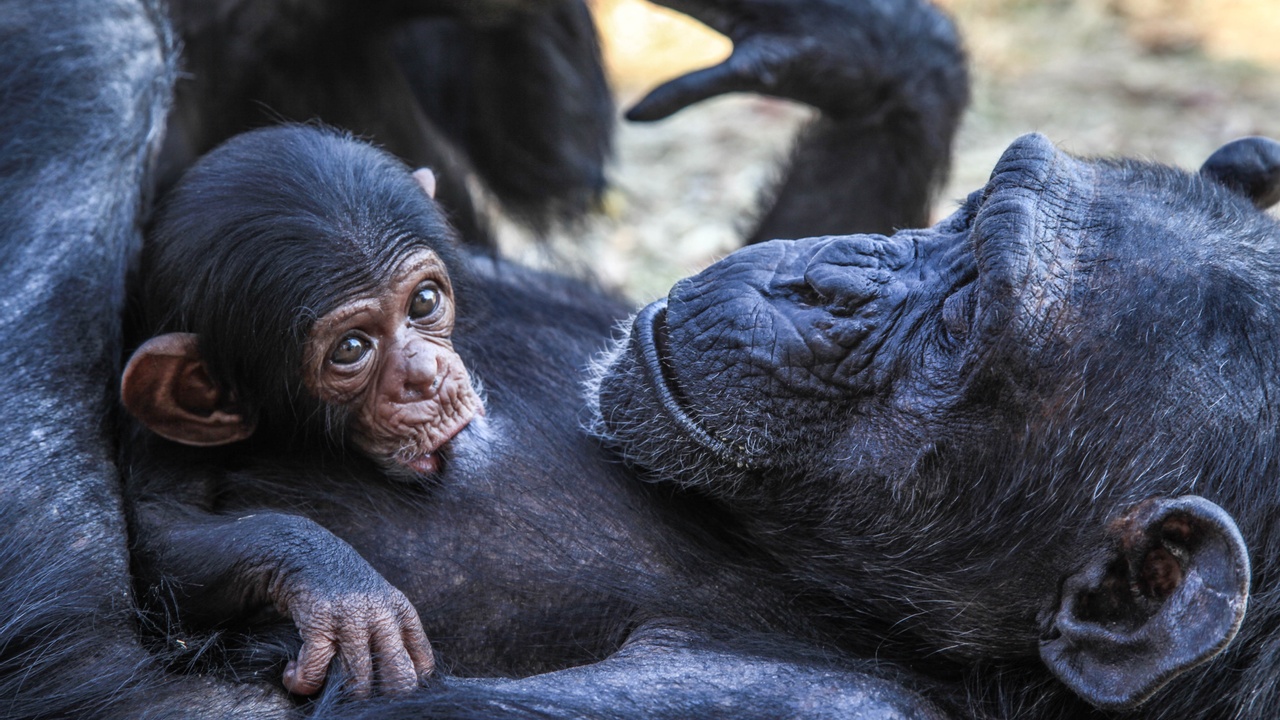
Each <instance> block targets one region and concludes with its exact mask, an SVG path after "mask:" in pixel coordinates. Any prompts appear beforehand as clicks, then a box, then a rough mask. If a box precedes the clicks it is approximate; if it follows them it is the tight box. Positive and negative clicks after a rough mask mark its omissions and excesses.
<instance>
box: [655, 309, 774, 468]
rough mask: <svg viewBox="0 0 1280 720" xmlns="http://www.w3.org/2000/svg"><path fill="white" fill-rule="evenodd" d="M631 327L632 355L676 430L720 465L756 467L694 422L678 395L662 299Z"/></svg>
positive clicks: (741, 452) (687, 404)
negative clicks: (705, 451)
mask: <svg viewBox="0 0 1280 720" xmlns="http://www.w3.org/2000/svg"><path fill="white" fill-rule="evenodd" d="M633 327H634V335H633V337H634V342H635V344H636V352H637V354H638V355H639V359H640V361H641V362H640V365H641V367H643V368H644V373H645V379H646V381H647V382H648V385H649V387H650V388H652V389H653V392H654V393H655V394H656V395H657V396H658V401H659V402H660V403H661V404H662V408H663V409H664V410H666V412H667V415H668V416H670V418H671V420H672V421H673V422H675V424H676V426H677V427H678V428H679V429H680V430H681V431H683V432H684V433H685V435H686V436H687V437H688V438H689V439H691V440H693V441H694V442H696V443H697V444H699V445H701V446H702V447H703V448H705V449H707V450H708V451H710V452H711V453H713V454H714V455H715V456H716V458H717V459H719V460H720V461H722V462H725V463H730V464H733V465H735V466H737V467H739V468H749V467H755V466H757V465H759V464H760V461H759V459H757V458H752V457H751V456H749V455H748V454H747V450H746V448H743V447H739V446H734V445H732V444H730V443H729V442H727V441H725V440H721V439H720V438H717V437H716V436H715V435H713V434H711V433H710V432H709V431H707V429H706V428H704V427H703V425H702V423H701V421H699V420H698V419H697V415H696V411H694V410H692V408H691V404H690V402H689V398H688V397H687V396H686V395H685V394H684V393H683V392H682V391H681V389H680V386H679V384H678V383H677V382H676V378H675V374H674V371H673V370H672V368H671V361H670V357H671V353H670V347H669V345H668V334H667V301H666V299H665V298H663V299H661V300H658V301H656V302H653V303H650V304H649V305H647V306H646V307H645V308H644V309H642V310H641V311H640V313H639V314H638V315H637V316H636V319H635V323H634V325H633Z"/></svg>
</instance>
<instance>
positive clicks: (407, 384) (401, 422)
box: [303, 249, 483, 475]
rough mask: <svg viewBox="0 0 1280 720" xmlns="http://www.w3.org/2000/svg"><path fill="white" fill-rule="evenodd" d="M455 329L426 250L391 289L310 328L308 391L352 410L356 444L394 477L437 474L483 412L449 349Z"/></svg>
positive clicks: (413, 257) (439, 268)
mask: <svg viewBox="0 0 1280 720" xmlns="http://www.w3.org/2000/svg"><path fill="white" fill-rule="evenodd" d="M453 325H454V301H453V287H452V285H451V284H450V282H449V274H448V272H447V270H446V269H445V266H444V262H443V261H441V259H440V258H439V257H438V256H437V255H436V254H435V253H434V252H432V251H430V250H427V249H422V250H418V251H415V252H413V253H411V254H410V255H408V256H407V257H406V258H404V259H403V260H402V261H401V262H400V264H399V265H398V266H397V267H396V268H395V269H394V270H393V271H392V272H391V274H390V276H389V279H388V280H387V282H386V284H385V286H383V287H379V288H377V289H376V290H375V291H371V292H369V293H367V294H364V295H361V296H358V297H355V298H352V299H350V300H348V301H347V302H345V303H343V304H342V305H341V306H339V307H338V308H336V309H334V310H333V311H331V312H329V313H328V314H326V315H324V316H323V317H321V318H320V319H319V320H317V321H316V323H315V325H314V326H313V327H312V329H311V334H310V338H309V341H308V343H307V351H306V360H305V363H306V367H305V369H304V371H303V377H304V379H305V382H306V384H307V388H308V389H309V390H310V391H311V392H312V393H313V394H315V395H316V397H318V398H319V399H320V400H322V401H324V402H326V403H330V404H334V405H340V406H344V407H347V408H349V409H350V410H351V412H352V422H351V432H352V441H353V442H354V444H355V445H356V446H357V447H358V448H359V449H360V450H362V451H363V452H364V453H366V454H367V455H368V456H370V457H371V458H373V459H374V460H376V461H379V462H380V463H382V464H383V465H385V466H387V468H388V469H389V470H390V471H391V472H393V473H396V474H402V473H403V472H405V471H407V472H408V473H410V474H414V475H425V474H430V473H433V472H435V471H436V470H437V469H438V466H439V459H438V457H437V455H436V451H437V450H438V449H439V448H440V446H441V445H443V444H444V443H446V442H448V441H449V439H450V438H452V437H453V436H454V435H456V434H457V433H458V431H460V430H462V428H463V427H465V426H466V425H467V423H469V422H470V421H471V419H472V418H473V417H475V416H476V415H477V414H481V413H483V406H482V405H481V403H480V398H479V397H478V396H477V395H476V392H475V390H473V389H472V386H471V379H470V377H469V376H468V374H467V369H466V366H464V365H463V363H462V359H461V358H459V357H458V354H457V352H455V351H454V349H453V345H452V343H451V342H450V336H451V334H452V333H453ZM397 471H399V472H397Z"/></svg>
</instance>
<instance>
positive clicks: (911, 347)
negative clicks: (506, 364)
mask: <svg viewBox="0 0 1280 720" xmlns="http://www.w3.org/2000/svg"><path fill="white" fill-rule="evenodd" d="M1267 147H1268V148H1270V147H1271V146H1267ZM1215 157H1220V156H1215ZM1211 165H1212V163H1210V166H1211ZM1215 172H1216V171H1214V170H1213V168H1212V167H1207V168H1206V170H1205V171H1204V172H1202V173H1201V174H1199V175H1196V174H1187V173H1183V172H1180V171H1175V170H1172V169H1170V168H1166V167H1160V166H1154V165H1146V164H1142V163H1137V162H1107V161H1086V160H1079V159H1076V158H1072V157H1069V156H1067V155H1065V154H1063V153H1061V152H1059V151H1057V150H1056V149H1055V148H1053V146H1052V145H1051V144H1050V143H1049V142H1048V141H1047V140H1045V139H1044V138H1041V137H1038V136H1027V137H1024V138H1021V139H1020V140H1018V141H1017V142H1015V143H1014V144H1013V145H1012V146H1010V148H1009V149H1008V150H1007V151H1006V153H1005V155H1004V157H1003V158H1002V159H1001V161H1000V162H999V164H998V165H997V166H996V168H995V170H994V171H993V173H992V176H991V180H990V182H989V183H988V184H987V186H986V187H985V188H984V189H983V190H981V191H979V192H976V193H974V194H972V195H971V196H970V197H969V198H968V200H967V201H966V202H965V203H964V204H963V206H962V207H961V208H960V209H959V210H958V211H957V212H956V213H955V214H954V215H953V216H951V217H950V218H948V219H947V220H944V221H943V222H941V223H940V224H939V225H938V226H937V227H935V228H932V229H928V230H920V231H908V232H901V233H898V234H896V235H894V236H892V237H882V236H868V235H863V236H848V237H826V238H812V239H806V240H797V241H777V242H772V243H766V244H763V245H759V246H755V247H751V248H747V249H744V250H740V251H738V252H737V253H734V254H733V255H731V256H729V257H728V258H726V259H724V260H722V261H721V262H719V263H717V264H715V265H713V266H711V267H710V268H708V269H707V270H705V271H704V272H702V273H701V274H699V275H697V276H695V277H693V278H690V279H687V280H684V281H682V282H680V283H678V284H677V285H676V286H675V287H674V288H673V289H672V290H671V292H670V294H669V295H668V297H667V298H665V299H663V300H659V301H658V302H656V303H654V304H653V305H651V306H649V307H647V308H645V309H644V310H642V311H641V312H640V313H639V314H638V315H637V316H636V318H635V320H634V322H633V324H632V328H631V332H630V334H629V336H628V337H626V338H624V339H623V340H622V341H620V342H619V343H618V345H617V346H616V347H615V349H614V351H613V352H612V353H611V354H610V356H609V357H608V358H606V360H605V362H604V363H603V367H602V369H601V371H600V375H599V377H598V378H597V379H596V380H595V383H594V385H593V389H594V391H595V399H596V402H597V403H598V405H597V408H596V409H597V416H596V429H597V432H598V433H599V434H601V435H602V436H604V437H605V438H606V439H607V440H608V441H609V442H610V443H611V444H613V445H615V446H617V447H619V448H621V449H622V450H623V452H624V453H625V454H626V455H627V457H628V459H629V460H630V461H631V462H632V463H633V464H635V465H636V466H639V467H641V468H643V469H644V470H645V471H646V472H648V473H649V474H650V476H651V477H652V478H654V479H661V480H669V481H673V482H675V483H677V484H680V485H683V486H688V487H696V488H699V489H700V490H701V491H703V492H706V493H709V494H711V495H712V496H714V497H716V498H717V499H718V501H719V502H721V503H723V504H724V505H725V506H726V507H728V508H730V509H731V511H732V512H733V513H734V514H735V516H737V517H739V518H742V519H743V522H745V523H746V525H747V528H748V533H749V534H750V536H752V537H754V538H756V539H758V540H759V541H760V542H761V544H762V546H764V547H765V548H766V549H767V550H768V551H769V552H771V553H772V554H773V555H775V557H777V558H778V559H780V560H781V561H782V562H783V564H784V565H786V566H788V567H790V568H792V570H791V572H792V574H793V575H794V579H796V580H797V581H799V582H801V583H804V584H807V585H808V586H810V587H811V588H812V589H813V590H814V591H815V592H822V593H827V594H828V595H829V597H830V600H831V602H832V603H833V604H834V605H836V606H838V607H841V608H843V612H845V613H853V614H854V615H855V616H859V617H862V616H866V615H868V614H870V615H873V616H876V617H880V618H882V619H883V620H884V621H885V623H886V625H885V627H884V633H885V637H884V638H878V639H877V643H876V645H875V652H876V656H877V657H880V658H886V659H887V658H893V657H900V658H904V659H908V658H913V660H912V665H913V667H917V668H919V667H924V666H931V667H933V668H934V671H935V672H942V673H946V674H955V673H960V674H967V675H968V676H970V678H971V680H970V681H968V682H969V683H970V684H971V686H972V683H978V684H979V685H980V686H985V687H986V691H985V696H986V697H987V698H988V699H989V700H990V701H991V704H990V705H989V706H987V707H986V710H985V712H983V711H979V710H975V711H974V712H976V713H977V714H979V715H983V714H986V713H990V714H992V715H997V716H1001V715H1004V714H1006V713H1009V712H1011V711H1009V710H1008V708H1011V707H1017V708H1020V709H1019V710H1018V711H1017V712H1014V713H1013V714H1014V715H1016V716H1018V717H1073V716H1075V715H1074V714H1078V713H1080V712H1084V710H1085V707H1087V706H1084V705H1082V704H1081V703H1080V702H1079V700H1078V699H1076V698H1073V697H1072V696H1071V695H1070V694H1069V693H1067V692H1065V691H1064V688H1063V687H1062V686H1060V685H1057V684H1055V683H1052V682H1050V683H1048V684H1045V683H1044V679H1045V677H1046V676H1047V675H1048V674H1050V673H1051V674H1052V675H1054V676H1056V677H1057V678H1058V679H1059V680H1061V681H1062V683H1063V684H1065V685H1066V686H1067V687H1069V688H1071V690H1074V691H1075V694H1076V695H1079V696H1080V698H1083V699H1085V700H1087V701H1088V702H1089V703H1090V704H1092V705H1095V706H1097V707H1103V708H1111V709H1122V708H1130V707H1134V706H1137V707H1139V708H1140V710H1139V715H1140V716H1142V717H1148V716H1149V717H1164V716H1165V715H1163V714H1162V713H1166V712H1171V713H1174V714H1175V715H1178V716H1180V717H1218V716H1233V717H1234V716H1236V715H1235V713H1244V714H1242V715H1239V716H1240V717H1245V716H1248V711H1247V708H1248V707H1263V706H1265V707H1275V706H1276V703H1277V702H1280V687H1278V686H1277V680H1276V678H1275V676H1274V670H1273V666H1272V665H1271V664H1270V663H1271V662H1272V661H1271V660H1269V659H1268V657H1269V656H1268V655H1267V654H1266V651H1265V648H1267V647H1271V646H1273V645H1274V644H1275V643H1276V642H1280V640H1278V639H1277V638H1275V637H1273V636H1271V635H1269V634H1268V631H1267V630H1266V628H1267V627H1269V626H1271V625H1273V623H1274V622H1275V619H1276V617H1277V615H1278V614H1280V608H1277V607H1276V603H1275V602H1273V601H1271V600H1270V598H1269V596H1268V595H1267V593H1268V592H1269V591H1273V588H1274V582H1273V580H1272V573H1273V570H1272V568H1274V566H1275V564H1276V562H1277V561H1280V558H1277V552H1276V550H1275V548H1274V546H1273V544H1268V543H1269V541H1268V540H1267V538H1268V537H1270V536H1272V535H1273V534H1274V533H1275V531H1276V527H1275V522H1276V521H1275V518H1276V517H1278V516H1280V514H1278V513H1277V510H1280V507H1278V506H1280V495H1278V493H1277V491H1276V489H1275V484H1274V483H1273V482H1271V480H1270V479H1269V478H1274V477H1275V473H1276V467H1275V460H1274V458H1275V457H1276V454H1277V451H1280V448H1278V447H1277V429H1278V428H1277V425H1276V418H1277V416H1278V415H1277V411H1278V410H1280V408H1277V397H1280V395H1278V394H1277V391H1278V390H1280V387H1277V386H1280V369H1278V368H1277V365H1276V362H1275V359H1274V358H1275V357H1276V352H1275V349H1276V348H1277V347H1280V343H1278V342H1277V341H1280V283H1277V280H1278V279H1280V264H1278V263H1277V260H1278V259H1280V227H1277V224H1276V222H1275V221H1274V220H1273V219H1272V218H1270V217H1268V216H1266V215H1265V214H1263V213H1260V212H1258V211H1256V210H1255V209H1254V208H1253V207H1252V206H1251V203H1250V199H1249V198H1247V197H1244V196H1243V195H1240V194H1236V193H1233V192H1231V191H1230V190H1229V189H1228V187H1229V186H1230V185H1231V184H1230V183H1225V182H1221V178H1218V179H1217V181H1215ZM1272 184H1273V185H1274V180H1273V181H1272ZM1246 185H1248V183H1247V182H1243V183H1236V185H1235V186H1236V189H1237V191H1239V189H1240V188H1241V187H1245V186H1246ZM1273 190H1274V187H1270V188H1263V189H1261V190H1259V191H1258V194H1257V197H1255V199H1257V198H1263V199H1262V200H1258V202H1259V204H1264V201H1265V195H1266V193H1267V192H1271V191H1273ZM1152 512H1155V513H1156V515H1152V514H1151V513H1152ZM1157 515H1158V517H1157ZM993 518H998V522H992V519H993ZM1237 527H1238V531H1237ZM1188 528H1191V530H1188ZM1188 532H1191V533H1192V534H1194V533H1196V532H1203V533H1204V534H1203V536H1202V538H1203V539H1193V540H1190V541H1187V540H1186V539H1187V538H1188V537H1190V536H1189V535H1188V534H1187V533H1188ZM1152 538H1157V540H1155V541H1153V540H1152ZM1246 547H1247V551H1246ZM1250 556H1252V562H1253V568H1254V572H1253V578H1252V581H1253V589H1252V594H1251V593H1250V585H1249V581H1250V577H1249V576H1250V569H1249V568H1250V564H1249V563H1250ZM1184 573H1186V576H1185V577H1184V575H1183V574H1184ZM1193 576H1194V578H1193ZM1202 580H1203V582H1205V583H1208V584H1209V585H1212V584H1213V583H1217V582H1219V581H1221V582H1222V584H1220V585H1214V586H1213V589H1212V590H1211V591H1209V592H1207V593H1205V594H1204V595H1202V596H1201V595H1197V596H1196V598H1195V599H1188V598H1191V597H1192V595H1193V594H1195V593H1197V592H1198V590H1197V587H1198V586H1197V585H1196V583H1199V582H1201V581H1202ZM1246 598H1248V599H1249V604H1250V607H1249V612H1248V614H1247V615H1245V613H1244V607H1245V604H1246ZM1184 600H1185V601H1186V602H1187V603H1189V604H1184ZM1219 600H1221V601H1222V604H1220V605H1213V604H1212V603H1215V602H1218V601H1219ZM1211 607H1212V608H1214V609H1212V610H1211V609H1210V608H1211ZM1190 608H1198V609H1196V610H1191V609H1190ZM1186 613H1191V614H1186ZM1215 613H1217V614H1216V615H1215ZM1211 616H1212V618H1211ZM1241 617H1243V618H1244V620H1243V625H1240V622H1241ZM1178 618H1181V619H1178ZM1191 618H1198V619H1203V620H1204V626H1203V627H1201V626H1199V625H1196V623H1197V622H1198V620H1192V619H1191ZM1179 623H1183V625H1182V626H1179ZM1193 626H1194V627H1193ZM1178 627H1182V628H1183V629H1182V630H1180V629H1177V628H1178ZM1170 628H1174V629H1173V630H1170ZM1236 628H1239V633H1240V637H1238V638H1236V639H1235V640H1234V642H1232V637H1234V636H1235V633H1236ZM1156 635H1159V636H1160V638H1161V639H1159V640H1152V639H1151V638H1153V637H1155V636H1156ZM1135 638H1139V639H1142V640H1141V642H1143V643H1146V644H1145V645H1143V647H1144V648H1146V649H1145V650H1142V651H1138V650H1135V648H1137V647H1138V646H1139V644H1140V643H1139V642H1138V640H1135ZM1100 648H1103V649H1100ZM1224 648H1225V650H1224ZM1147 652H1151V653H1152V656H1151V657H1148V656H1147V655H1145V654H1144V653H1147ZM1259 652H1262V655H1261V656H1259V655H1258V653H1259ZM1156 655H1158V656H1159V657H1156ZM1067 657H1069V658H1070V660H1067V661H1064V658H1067ZM921 659H923V662H921ZM1095 661H1096V663H1097V664H1098V667H1099V668H1103V669H1102V670H1099V671H1098V673H1097V674H1095V675H1090V672H1092V670H1091V667H1092V664H1093V663H1095ZM1202 663H1203V664H1202ZM1082 668H1083V669H1082ZM1268 668H1272V669H1268ZM1175 677H1176V678H1178V679H1177V680H1173V678H1175ZM1206 688H1214V689H1213V690H1212V691H1209V690H1206ZM997 698H999V699H998V700H997ZM1262 698H1265V700H1264V699H1262ZM1258 703H1261V704H1258ZM975 707H976V706H975ZM998 708H1005V709H1004V710H998ZM1170 716H1172V715H1170Z"/></svg>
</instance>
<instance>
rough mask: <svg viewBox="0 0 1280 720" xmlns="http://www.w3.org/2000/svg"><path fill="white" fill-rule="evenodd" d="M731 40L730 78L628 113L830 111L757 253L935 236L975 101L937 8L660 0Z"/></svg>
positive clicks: (670, 87) (757, 237)
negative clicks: (750, 108)
mask: <svg viewBox="0 0 1280 720" xmlns="http://www.w3.org/2000/svg"><path fill="white" fill-rule="evenodd" d="M659 1H660V2H661V3H662V4H663V5H668V6H670V7H672V8H674V9H676V10H679V11H681V12H684V13H687V14H689V15H691V16H692V17H694V18H697V19H699V20H701V21H703V22H705V23H706V24H707V25H708V26H710V27H711V28H712V29H714V30H717V31H719V32H721V33H723V34H725V35H726V36H728V37H729V38H730V39H731V40H732V41H733V43H734V51H733V54H732V55H730V56H729V58H728V59H727V60H725V61H724V62H723V63H721V64H720V65H716V66H715V67H712V68H707V69H705V70H700V71H697V72H694V73H691V74H689V75H686V76H684V77H681V78H677V79H676V80H673V81H671V82H669V83H667V84H665V85H663V86H660V87H659V88H657V89H656V90H654V91H653V92H652V93H650V94H649V95H648V96H647V97H646V98H644V99H643V100H641V101H640V102H639V103H638V104H637V105H636V106H635V107H633V108H632V109H631V110H630V111H629V112H628V113H627V117H628V118H630V119H633V120H656V119H660V118H663V117H666V116H668V115H670V114H671V113H674V112H676V111H678V110H680V109H681V108H684V107H687V106H688V105H691V104H693V103H696V102H698V101H700V100H703V99H706V98H708V97H712V96H715V95H719V94H722V93H726V92H735V91H748V92H758V93H762V94H766V95H774V96H777V97H782V98H788V99H791V100H797V101H799V102H803V103H806V104H808V105H811V106H813V107H814V108H817V109H818V110H819V111H821V113H822V114H821V117H819V118H818V119H817V120H816V121H814V122H813V124H811V125H810V126H809V127H808V128H807V129H805V130H804V131H803V132H802V134H801V136H800V139H799V141H798V142H797V144H796V147H795V149H794V151H793V155H792V158H791V163H790V167H789V168H788V169H787V173H786V175H785V176H784V178H783V180H782V182H781V183H779V185H778V187H777V189H776V191H775V193H776V195H775V197H774V199H773V203H772V206H771V207H768V208H763V211H764V214H763V216H762V217H761V219H760V222H759V224H758V225H757V227H756V228H755V230H754V231H753V232H752V233H751V234H750V235H749V237H748V239H749V240H750V241H751V242H759V241H761V240H769V239H772V238H778V237H788V238H796V237H814V236H820V235H836V234H843V233H851V232H870V233H886V234H887V233H891V232H893V231H894V230H898V229H902V228H915V227H923V226H925V225H928V224H929V219H930V218H929V214H930V208H931V205H932V201H933V199H934V195H935V193H936V192H937V191H938V190H939V189H941V187H942V185H943V184H944V183H945V182H946V178H947V172H948V169H949V167H950V158H951V142H952V140H953V138H954V137H955V133H956V129H957V128H958V126H959V123H960V116H961V113H963V111H964V109H965V107H966V105H967V104H968V101H969V78H968V71H967V70H966V65H965V57H964V52H963V51H962V50H961V43H960V38H959V36H958V34H957V32H956V28H955V25H954V24H953V23H952V21H951V19H950V18H948V17H947V16H946V15H945V14H944V13H943V12H941V11H940V10H939V9H938V8H937V7H935V6H934V5H933V4H931V3H930V2H928V0H897V1H895V2H866V1H865V0H811V1H809V2H799V3H777V2H768V1H767V0H745V1H742V2H740V1H736V0H659Z"/></svg>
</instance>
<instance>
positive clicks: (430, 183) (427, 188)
mask: <svg viewBox="0 0 1280 720" xmlns="http://www.w3.org/2000/svg"><path fill="white" fill-rule="evenodd" d="M413 179H414V180H417V181H418V186H419V187H421V188H422V192H424V193H426V194H427V197H429V198H432V199H433V200H434V199H435V196H436V174H435V173H433V172H431V168H418V169H417V170H414V171H413Z"/></svg>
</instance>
